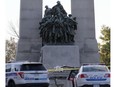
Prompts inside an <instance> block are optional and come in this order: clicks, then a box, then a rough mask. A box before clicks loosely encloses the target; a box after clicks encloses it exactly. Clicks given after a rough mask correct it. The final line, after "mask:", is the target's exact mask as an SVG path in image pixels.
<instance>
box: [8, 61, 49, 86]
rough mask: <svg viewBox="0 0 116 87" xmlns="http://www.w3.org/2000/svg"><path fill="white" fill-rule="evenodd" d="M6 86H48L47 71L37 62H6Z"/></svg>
mask: <svg viewBox="0 0 116 87" xmlns="http://www.w3.org/2000/svg"><path fill="white" fill-rule="evenodd" d="M6 86H7V87H24V86H26V87H28V86H29V87H31V86H34V87H36V86H37V87H48V86H49V78H48V71H47V70H46V68H45V67H44V66H43V64H41V63H39V62H15V63H7V64H6Z"/></svg>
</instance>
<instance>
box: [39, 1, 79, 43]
mask: <svg viewBox="0 0 116 87" xmlns="http://www.w3.org/2000/svg"><path fill="white" fill-rule="evenodd" d="M45 8H46V10H45V14H44V18H42V21H41V22H40V27H39V29H40V37H42V43H43V44H67V43H74V35H75V30H77V22H76V17H74V18H73V17H72V15H71V14H69V15H68V16H67V12H66V11H65V10H64V8H63V6H62V5H61V3H60V1H57V5H55V6H53V7H52V8H49V7H48V6H47V5H46V6H45Z"/></svg>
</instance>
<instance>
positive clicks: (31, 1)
mask: <svg viewBox="0 0 116 87" xmlns="http://www.w3.org/2000/svg"><path fill="white" fill-rule="evenodd" d="M42 2H43V1H42V0H21V8H20V38H19V42H18V49H17V56H16V61H22V60H28V61H36V62H42V63H43V64H44V65H45V66H46V67H47V68H48V69H50V68H54V67H57V66H70V67H80V66H81V64H83V63H99V53H98V47H97V41H96V38H95V17H94V0H71V12H72V13H71V14H68V13H67V12H66V11H65V9H64V7H63V4H62V2H60V1H57V2H56V4H55V5H54V6H53V7H52V8H49V5H46V6H45V8H46V9H45V11H44V16H43V17H42ZM59 83H60V84H63V86H61V87H71V86H70V84H69V81H66V80H65V79H63V81H59ZM53 84H55V83H53V81H52V80H51V85H50V87H55V86H53Z"/></svg>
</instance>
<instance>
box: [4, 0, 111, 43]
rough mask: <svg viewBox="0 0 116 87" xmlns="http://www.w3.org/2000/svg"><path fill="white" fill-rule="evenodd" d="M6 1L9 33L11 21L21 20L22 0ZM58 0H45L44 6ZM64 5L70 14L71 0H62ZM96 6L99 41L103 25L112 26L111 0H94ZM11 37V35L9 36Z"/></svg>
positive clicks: (96, 26)
mask: <svg viewBox="0 0 116 87" xmlns="http://www.w3.org/2000/svg"><path fill="white" fill-rule="evenodd" d="M5 1H6V17H7V18H6V19H7V27H8V28H7V31H6V33H9V28H10V27H9V22H13V24H15V25H17V23H18V22H19V12H20V0H5ZM56 1H57V0H43V7H44V6H45V5H49V7H52V6H53V5H55V4H56ZM60 1H61V3H62V5H63V6H64V8H65V10H66V11H67V13H68V14H70V13H71V9H70V7H71V4H70V3H71V1H70V0H60ZM94 6H95V29H96V38H97V40H98V42H99V36H100V29H101V26H102V25H106V26H109V27H110V26H111V24H110V0H94ZM43 9H44V8H43ZM8 37H9V36H8Z"/></svg>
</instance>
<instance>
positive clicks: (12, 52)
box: [6, 37, 16, 62]
mask: <svg viewBox="0 0 116 87" xmlns="http://www.w3.org/2000/svg"><path fill="white" fill-rule="evenodd" d="M15 56H16V42H15V39H14V38H12V37H11V38H10V40H6V62H9V61H11V60H14V59H15Z"/></svg>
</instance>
